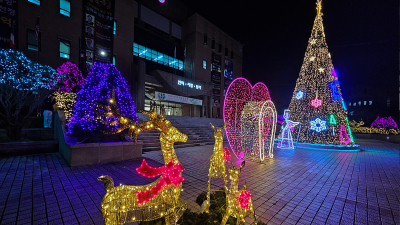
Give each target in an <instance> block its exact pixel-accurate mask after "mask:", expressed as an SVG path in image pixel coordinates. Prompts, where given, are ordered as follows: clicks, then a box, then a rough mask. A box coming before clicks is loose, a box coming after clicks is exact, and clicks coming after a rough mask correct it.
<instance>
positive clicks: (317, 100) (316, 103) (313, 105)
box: [311, 98, 322, 108]
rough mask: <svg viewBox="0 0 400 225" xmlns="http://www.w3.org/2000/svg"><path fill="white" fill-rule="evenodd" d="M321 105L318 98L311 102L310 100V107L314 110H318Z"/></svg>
mask: <svg viewBox="0 0 400 225" xmlns="http://www.w3.org/2000/svg"><path fill="white" fill-rule="evenodd" d="M321 105H322V100H321V99H319V98H314V99H313V100H311V106H312V107H314V108H318V107H320V106H321Z"/></svg>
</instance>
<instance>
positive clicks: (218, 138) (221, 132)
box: [210, 122, 226, 142]
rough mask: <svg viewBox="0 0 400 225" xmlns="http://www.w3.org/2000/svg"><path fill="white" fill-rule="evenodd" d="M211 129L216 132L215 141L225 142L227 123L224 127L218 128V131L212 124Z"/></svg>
mask: <svg viewBox="0 0 400 225" xmlns="http://www.w3.org/2000/svg"><path fill="white" fill-rule="evenodd" d="M210 125H211V128H212V129H213V130H214V138H215V141H216V142H217V141H221V142H222V141H223V140H224V130H225V128H226V123H224V126H223V127H217V129H215V127H214V125H213V124H212V123H211V122H210Z"/></svg>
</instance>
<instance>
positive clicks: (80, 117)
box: [67, 62, 138, 134]
mask: <svg viewBox="0 0 400 225" xmlns="http://www.w3.org/2000/svg"><path fill="white" fill-rule="evenodd" d="M113 89H114V90H115V91H114V93H115V96H114V100H115V101H116V104H117V105H118V108H119V110H120V111H121V114H122V115H123V116H124V117H126V118H129V119H131V120H134V121H138V117H137V115H136V107H135V103H134V101H133V100H132V96H131V95H130V93H129V91H128V84H127V81H126V80H125V78H124V77H122V75H121V73H120V72H119V71H118V69H117V67H115V66H113V65H112V64H108V63H98V62H95V63H93V66H92V67H91V70H90V72H89V74H88V76H87V78H86V80H85V83H84V84H83V85H82V87H81V90H80V91H79V92H78V93H77V97H76V103H75V105H74V107H73V113H72V116H71V118H70V120H69V122H68V123H67V126H68V132H69V133H71V134H79V133H81V132H82V131H96V130H102V131H106V130H110V129H111V130H112V129H117V128H118V126H115V127H113V128H110V127H107V126H106V125H104V124H103V123H101V121H100V118H98V117H97V114H96V108H97V104H98V103H101V104H104V103H105V104H106V103H107V102H108V101H109V100H110V99H111V97H112V90H113Z"/></svg>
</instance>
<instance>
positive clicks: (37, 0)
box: [28, 0, 40, 5]
mask: <svg viewBox="0 0 400 225" xmlns="http://www.w3.org/2000/svg"><path fill="white" fill-rule="evenodd" d="M28 2H32V3H33V4H36V5H40V0H28Z"/></svg>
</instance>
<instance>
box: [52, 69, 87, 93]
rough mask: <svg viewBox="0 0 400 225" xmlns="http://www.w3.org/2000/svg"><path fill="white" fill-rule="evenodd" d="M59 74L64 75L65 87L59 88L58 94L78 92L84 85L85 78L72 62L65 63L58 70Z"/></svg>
mask: <svg viewBox="0 0 400 225" xmlns="http://www.w3.org/2000/svg"><path fill="white" fill-rule="evenodd" d="M57 73H59V74H64V75H65V76H66V79H64V82H63V85H62V86H61V87H60V88H58V90H57V91H58V92H75V93H76V92H77V90H78V88H79V87H80V86H81V85H82V84H83V82H84V78H83V77H82V72H81V71H79V68H78V67H77V66H76V65H75V64H74V63H72V62H65V63H63V64H62V65H61V66H60V67H58V68H57Z"/></svg>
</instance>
